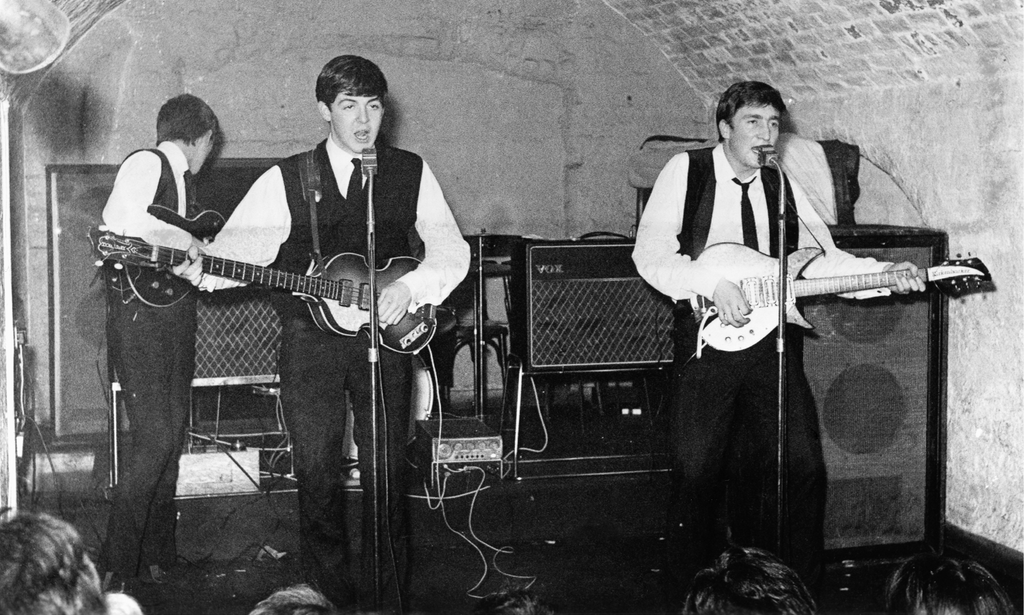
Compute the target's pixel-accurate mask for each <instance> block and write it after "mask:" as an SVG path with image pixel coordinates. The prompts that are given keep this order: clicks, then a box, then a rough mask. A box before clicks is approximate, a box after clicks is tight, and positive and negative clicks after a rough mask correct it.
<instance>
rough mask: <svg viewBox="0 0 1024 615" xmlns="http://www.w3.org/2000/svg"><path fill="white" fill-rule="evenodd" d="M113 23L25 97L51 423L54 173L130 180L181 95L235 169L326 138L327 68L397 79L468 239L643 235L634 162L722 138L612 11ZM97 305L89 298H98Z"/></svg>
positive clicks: (43, 396) (502, 5)
mask: <svg viewBox="0 0 1024 615" xmlns="http://www.w3.org/2000/svg"><path fill="white" fill-rule="evenodd" d="M84 4H89V2H85V3H84ZM95 13H96V12H95V11H87V14H88V16H89V23H92V25H91V27H89V28H88V30H87V31H85V32H84V33H80V34H76V38H75V42H74V44H73V46H71V47H70V48H69V49H68V50H67V51H66V52H65V54H64V55H63V56H62V57H61V58H60V59H59V60H58V62H57V63H56V64H54V65H53V66H52V67H51V68H50V69H49V70H48V72H46V73H45V75H42V74H41V75H38V76H36V77H35V79H34V80H33V81H32V82H29V83H26V82H24V81H23V82H19V83H17V84H16V85H17V86H20V87H19V88H18V96H19V99H20V101H21V104H20V109H21V111H22V113H21V117H20V120H21V121H20V124H21V129H22V131H23V133H24V137H23V146H22V147H21V148H20V149H19V152H20V154H21V158H22V159H23V167H24V176H25V181H24V188H23V190H22V191H21V195H20V196H21V198H22V199H23V201H24V203H25V205H26V209H25V210H24V212H21V213H22V215H21V218H20V221H19V230H20V231H21V233H20V235H21V236H22V237H23V238H24V239H23V240H22V244H23V245H22V246H21V248H20V250H19V258H20V261H21V263H22V266H21V267H19V276H18V277H17V278H16V287H18V288H19V289H23V291H22V293H21V294H22V295H23V296H24V297H25V305H24V307H23V310H22V314H23V315H24V320H25V321H26V322H27V324H28V327H29V329H30V331H29V333H30V334H29V339H30V342H31V344H32V353H33V366H34V369H33V371H32V374H33V379H34V382H33V385H34V386H33V389H34V391H35V404H34V407H35V412H36V415H37V416H39V417H40V418H41V420H43V421H48V420H50V418H51V414H52V412H53V411H52V408H51V406H50V380H51V374H50V365H51V357H50V348H51V342H52V340H51V337H50V314H49V311H50V309H51V305H50V294H51V290H52V288H51V287H52V285H51V284H50V281H49V280H48V279H47V276H45V275H44V272H46V271H47V269H48V267H49V266H50V257H51V256H52V255H53V252H52V250H51V247H52V246H51V239H52V235H51V231H52V230H54V229H52V228H51V223H50V212H48V211H47V207H48V200H47V192H46V190H47V188H46V179H45V175H44V173H45V167H46V165H52V164H83V163H84V164H111V165H116V164H117V163H119V162H120V161H121V160H122V159H123V158H124V156H125V155H127V154H128V153H130V152H132V151H133V150H135V149H137V148H140V147H147V146H150V145H152V144H153V141H154V138H155V134H154V133H155V129H154V126H155V118H156V113H157V110H158V109H159V107H160V105H161V104H162V103H163V101H164V100H166V99H167V98H169V97H171V96H174V95H176V94H179V93H181V92H189V93H193V94H196V95H198V96H200V97H202V98H204V99H205V100H206V101H207V102H209V103H210V105H211V106H212V107H213V108H214V110H215V111H216V112H217V114H218V116H219V118H220V120H221V122H222V125H223V127H224V130H225V133H226V135H227V145H226V148H225V150H224V152H223V156H225V157H229V158H278V157H282V156H286V155H290V154H292V153H295V152H298V151H302V150H303V149H306V148H308V147H311V146H312V145H313V144H314V143H316V142H317V141H319V140H320V139H323V138H324V137H325V136H326V128H325V126H326V125H325V124H324V122H323V121H322V120H321V119H320V116H319V114H318V113H317V111H316V104H315V102H316V101H315V98H314V82H315V78H316V75H317V73H318V72H319V70H320V68H321V67H322V66H323V64H324V63H325V62H326V61H327V60H329V59H330V58H332V57H334V56H336V55H339V54H343V53H355V54H360V55H364V56H366V57H369V58H371V59H372V60H374V61H375V62H377V63H378V64H379V65H380V66H381V67H382V68H383V70H384V72H385V74H386V75H387V77H388V80H389V84H390V88H391V96H390V103H389V104H390V108H389V110H388V132H389V135H390V139H391V141H392V142H393V143H394V144H396V145H398V146H399V147H403V148H407V149H410V150H413V151H415V152H417V153H420V154H422V155H423V156H424V157H425V159H426V160H427V161H428V162H429V164H430V165H431V167H432V168H433V169H434V171H435V174H436V175H437V177H438V179H439V181H440V183H441V186H442V188H443V189H444V191H445V194H446V196H447V198H448V200H449V202H450V204H451V206H452V209H453V211H454V213H455V216H456V218H457V220H458V221H459V224H460V226H461V228H462V230H463V232H464V233H467V234H469V233H478V232H480V231H481V230H484V229H486V231H487V232H490V233H507V234H535V235H541V236H544V237H552V238H564V237H574V236H579V235H581V234H583V233H586V232H590V231H613V232H618V233H628V232H629V231H630V227H631V225H632V224H633V223H634V218H635V191H634V190H633V189H632V188H631V187H630V186H628V185H627V182H626V169H625V163H626V162H627V161H628V160H629V158H630V156H631V154H632V153H633V152H635V151H636V149H637V148H638V147H639V146H640V143H641V142H642V141H643V139H644V138H646V137H647V136H649V135H651V134H682V135H692V134H694V133H695V132H696V133H699V135H700V136H704V134H705V131H706V130H707V127H706V126H705V122H704V118H705V117H706V113H705V108H704V104H703V102H702V101H701V100H700V99H699V98H698V97H697V96H696V95H695V93H694V92H693V90H692V88H690V87H689V86H688V85H687V84H686V83H685V82H684V81H682V80H680V79H679V78H678V75H677V74H676V72H675V70H674V69H673V67H672V66H671V64H670V63H669V62H668V61H667V60H666V59H665V58H664V56H663V55H662V54H661V53H660V51H659V50H658V49H657V47H656V46H655V45H653V44H652V43H651V42H650V41H647V40H644V39H643V38H641V37H638V36H637V35H636V31H635V29H634V28H633V27H632V26H631V25H630V24H628V23H626V22H625V21H623V20H622V19H621V18H620V17H619V16H618V15H616V14H615V13H614V12H613V11H611V10H609V9H608V8H607V7H606V6H605V5H603V4H602V3H600V2H598V1H597V0H585V1H580V2H547V1H537V2H521V1H504V0H498V1H492V0H486V1H479V2H463V1H460V0H441V1H430V2H419V1H416V2H413V1H407V0H388V1H384V2H342V3H330V4H324V3H319V2H313V1H310V0H296V1H292V2H287V3H282V2H275V1H272V0H251V1H250V0H247V1H246V2H242V3H239V2H234V1H228V0H219V1H205V0H204V1H203V2H175V3H167V2H161V1H157V0H128V1H126V2H123V3H120V4H119V5H118V6H117V7H116V8H114V9H113V10H110V11H109V12H107V13H106V14H105V15H104V16H102V17H100V18H97V17H96V14H95ZM75 31H76V33H77V32H79V30H78V29H76V30H75ZM29 86H32V87H29ZM98 214H99V212H94V213H91V214H90V213H89V212H82V214H81V216H79V217H83V216H84V220H85V221H88V220H91V219H94V217H95V219H98ZM65 230H66V231H67V233H69V234H70V233H71V232H72V231H73V232H75V233H78V229H71V228H68V229H65ZM65 237H67V235H65ZM81 241H84V237H83V238H82V239H81ZM86 269H88V268H86ZM84 275H85V276H86V278H88V276H90V275H91V271H87V272H85V274H84ZM66 277H67V276H66ZM64 282H70V280H64ZM78 284H79V285H80V286H88V279H82V280H79V281H78ZM95 291H96V289H95V288H94V287H90V290H88V291H87V292H88V298H89V301H92V302H93V303H96V301H95V299H96V297H95V296H94V295H95ZM491 303H492V305H494V306H496V307H497V306H500V303H501V302H500V299H499V298H495V299H494V300H492V302H491ZM100 304H101V303H100ZM99 309H102V308H101V307H100V308H99ZM60 317H61V319H62V323H66V324H68V326H67V327H66V328H65V334H66V335H67V336H74V337H75V338H81V339H80V340H78V339H71V338H66V339H65V340H64V342H66V343H67V344H70V343H72V342H75V341H80V342H81V343H80V345H81V347H82V348H83V349H84V350H83V352H82V353H81V354H83V355H85V357H86V358H85V359H84V360H83V361H82V363H83V364H82V365H76V366H73V367H72V366H68V367H65V369H74V370H77V371H78V373H79V374H81V377H82V378H83V379H84V380H86V381H87V382H88V383H92V382H93V381H94V380H96V379H98V378H100V376H101V374H99V373H98V371H97V367H96V364H95V363H96V360H97V358H98V357H99V356H100V354H101V349H100V348H99V347H98V344H99V343H101V342H102V331H101V329H100V327H102V323H95V325H94V326H92V328H91V329H90V324H89V323H86V322H68V321H75V320H76V319H77V320H81V318H80V317H78V316H76V315H75V314H61V315H60ZM67 344H65V345H67ZM491 371H492V373H495V371H496V370H491ZM92 397H93V398H94V400H93V401H92V402H89V406H90V410H89V413H91V415H94V416H95V417H96V419H95V420H93V421H92V424H94V425H98V426H102V423H101V422H99V423H98V422H97V421H101V420H102V417H103V414H102V407H101V406H102V401H103V400H102V399H101V398H99V397H98V396H97V395H93V396H92ZM63 414H71V413H63ZM85 414H86V413H77V414H75V416H76V419H77V418H80V417H82V416H84V415H85Z"/></svg>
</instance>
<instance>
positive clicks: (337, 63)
mask: <svg viewBox="0 0 1024 615" xmlns="http://www.w3.org/2000/svg"><path fill="white" fill-rule="evenodd" d="M387 92H388V87H387V81H386V80H385V78H384V75H383V73H382V72H381V70H380V69H379V68H378V67H377V66H376V65H375V64H374V63H373V62H370V61H369V60H366V59H364V58H361V57H357V56H339V57H337V58H334V59H333V60H331V61H330V62H328V63H327V64H326V65H325V66H324V67H323V69H322V71H321V72H320V75H319V77H318V78H317V82H316V99H317V107H318V109H319V112H320V117H321V118H322V119H323V120H324V121H325V122H326V123H327V127H328V129H329V135H328V137H327V139H326V140H324V141H323V142H321V143H320V144H319V145H317V146H316V148H314V149H313V150H311V151H309V152H304V153H302V154H298V155H295V156H292V157H290V158H286V159H284V160H282V161H281V162H279V163H278V164H277V165H276V166H274V167H272V168H271V169H269V170H268V171H267V172H266V173H265V174H264V175H262V176H261V177H260V178H259V179H257V180H256V182H255V183H254V184H253V186H252V187H251V189H250V190H249V192H248V193H247V194H246V196H245V197H244V198H243V199H242V201H241V203H240V204H239V205H238V207H237V208H236V209H235V211H234V213H233V214H232V216H231V217H230V219H229V220H228V221H227V223H226V224H225V226H224V229H223V230H222V231H221V233H220V234H219V235H218V236H217V239H216V240H215V241H214V242H213V243H212V244H210V245H209V246H207V248H205V249H204V253H206V254H208V255H210V256H212V257H215V258H221V259H227V258H230V259H235V260H237V261H242V262H246V263H252V264H254V265H258V266H267V265H271V266H272V267H274V268H275V269H276V270H283V271H286V272H292V273H294V274H304V273H306V272H307V271H309V268H310V262H311V260H312V261H313V263H314V265H315V266H316V267H317V268H320V266H321V264H322V263H326V264H327V266H326V269H327V270H328V271H330V270H331V265H333V264H334V260H333V257H336V256H337V255H341V254H347V255H349V256H351V255H352V254H355V255H359V256H365V255H366V254H367V221H366V217H367V216H366V213H367V190H368V187H369V186H370V185H371V184H370V183H369V182H368V181H364V174H363V172H362V166H363V165H367V166H368V165H369V164H379V171H378V172H377V176H378V179H377V181H376V182H375V188H374V192H373V202H374V210H375V211H376V224H375V229H376V231H375V237H376V241H375V252H376V255H377V267H378V268H382V267H384V266H385V265H386V264H387V263H388V261H389V260H390V259H393V258H397V257H417V258H419V259H420V260H421V261H422V262H421V263H420V264H419V265H418V266H417V267H415V268H414V269H412V270H410V271H408V272H406V273H404V274H402V275H400V276H397V277H395V278H394V279H392V280H390V281H389V282H387V283H385V284H381V289H380V293H379V298H378V300H377V305H378V311H379V316H380V322H381V324H382V325H389V326H390V325H396V324H398V323H399V321H401V320H402V319H403V318H405V317H406V316H407V315H408V314H410V313H412V312H415V311H417V310H418V309H419V308H421V307H422V306H424V305H427V304H433V305H437V304H439V303H440V302H441V301H442V300H444V298H445V297H447V296H448V293H450V292H451V291H452V289H454V288H455V287H456V286H457V285H458V283H459V282H460V281H462V279H463V277H465V275H466V272H467V271H468V269H469V246H468V244H467V243H466V242H465V240H464V239H463V238H462V234H461V232H460V231H459V228H458V226H457V224H456V222H455V218H454V217H453V216H452V213H451V210H450V209H449V207H448V203H447V202H446V201H445V198H444V195H443V194H442V192H441V188H440V186H439V185H438V183H437V180H436V179H435V178H434V174H433V173H432V172H431V170H430V167H429V166H428V165H427V163H426V162H425V161H424V160H423V159H422V158H420V157H419V156H417V155H416V154H413V153H411V152H407V151H404V150H400V149H397V148H393V147H389V146H387V145H386V144H383V143H378V138H377V137H378V133H379V131H380V128H381V120H382V119H383V117H384V112H385V106H386V97H387ZM375 146H376V150H374V149H373V148H374V147H375ZM374 152H375V155H374ZM371 158H372V159H371ZM378 161H379V162H378ZM196 257H197V254H196V253H195V252H193V253H192V254H190V258H196ZM203 260H204V259H197V260H195V261H194V262H193V263H192V264H188V262H185V263H181V264H180V265H179V266H177V267H175V271H176V272H178V273H180V274H181V275H182V276H183V277H186V278H188V279H190V280H192V281H193V282H194V283H196V284H198V285H199V286H200V288H203V289H207V290H213V289H216V288H222V287H225V286H228V285H231V284H233V282H231V281H230V280H228V279H226V278H224V277H219V276H216V275H210V274H211V273H217V272H216V271H211V270H209V269H208V267H207V271H206V272H205V273H204V267H203ZM205 260H207V261H212V260H214V259H212V258H211V259H205ZM388 269H390V268H388ZM229 277H230V276H229ZM382 277H387V276H382ZM253 281H256V282H258V280H253ZM306 299H307V300H308V299H309V297H306ZM271 300H272V301H273V304H274V307H275V309H276V310H277V313H278V314H279V315H280V317H281V323H282V327H283V329H282V339H281V350H280V356H279V359H278V367H279V372H280V377H281V402H282V405H283V408H284V413H285V420H286V423H287V426H288V430H289V433H290V434H291V435H292V437H293V442H294V451H293V460H294V463H295V471H296V475H297V480H298V490H299V516H300V522H299V529H300V547H301V559H302V567H303V573H304V575H305V581H306V582H308V583H311V584H313V585H315V586H316V587H317V588H318V589H320V590H321V591H322V592H324V593H325V594H326V595H327V597H328V598H330V599H331V601H332V602H334V603H335V604H336V605H337V606H339V607H345V606H347V605H350V604H353V603H359V604H360V606H361V607H363V608H372V607H373V606H374V605H373V603H372V600H374V598H375V596H373V595H372V593H371V592H372V589H373V588H374V587H375V584H374V583H372V581H373V579H374V576H373V575H375V574H376V571H375V570H374V569H373V566H372V565H373V558H372V557H371V553H372V550H373V544H374V543H373V541H374V538H375V537H374V532H373V527H374V523H373V519H374V517H373V510H374V502H373V498H372V497H371V496H370V494H371V493H372V485H373V484H374V478H373V471H374V463H373V459H372V457H373V456H372V455H371V454H369V453H370V451H374V450H381V449H380V448H379V447H381V446H386V450H387V452H388V458H387V460H386V464H385V465H386V467H382V470H386V474H385V473H383V472H382V474H383V476H382V477H381V478H382V479H384V480H381V481H379V484H380V485H386V493H387V495H388V501H389V502H390V508H391V510H389V511H387V513H388V514H387V515H386V517H387V520H388V522H389V524H390V527H389V528H387V531H385V532H384V536H385V538H384V539H383V540H382V542H384V544H382V545H380V547H381V549H380V553H381V562H380V567H381V569H382V574H383V579H382V580H381V584H380V585H381V587H380V592H379V593H380V595H381V596H382V599H383V607H384V608H383V610H385V611H387V612H393V611H399V610H400V605H401V589H402V583H403V580H404V567H405V556H404V553H403V551H404V546H403V544H402V541H403V534H404V533H405V532H404V517H405V512H404V505H403V497H402V493H403V492H402V491H401V487H402V466H403V464H404V459H405V456H404V451H405V445H406V443H407V434H408V432H407V428H408V425H409V406H410V392H411V382H412V362H411V356H410V355H409V354H405V353H400V352H392V351H389V350H383V351H382V352H380V353H379V356H378V359H379V369H380V372H381V378H380V383H381V389H382V391H381V393H382V396H381V397H379V398H378V399H379V400H380V402H381V407H382V408H383V409H384V418H385V420H383V421H380V427H379V428H378V434H379V436H380V438H381V439H379V440H378V442H377V445H378V446H377V447H374V446H373V441H372V435H371V425H372V415H371V410H372V396H373V395H374V391H372V390H371V387H370V382H371V379H370V365H369V363H368V359H367V351H368V347H369V336H368V335H363V334H361V333H360V334H358V335H338V334H337V331H336V330H335V327H333V326H330V325H328V326H326V327H325V328H326V329H328V330H327V331H325V330H324V329H323V328H321V327H322V326H323V325H324V324H325V323H322V322H320V320H319V319H318V320H317V321H316V322H314V319H313V318H311V315H310V310H309V309H308V306H309V305H310V304H308V303H307V302H306V301H304V300H303V298H301V297H298V296H296V295H294V294H291V293H283V292H277V293H272V294H271ZM328 311H329V310H319V309H316V310H314V315H319V316H324V317H327V316H329V314H328ZM318 323H319V325H320V326H318ZM340 328H341V329H345V328H347V327H345V326H341V327H340ZM356 329H358V327H357V328H356ZM374 334H376V333H375V332H374ZM382 348H383V347H382ZM346 390H347V391H349V393H350V395H351V399H352V406H353V408H352V410H353V414H354V421H355V424H354V426H353V427H354V429H353V433H354V437H355V441H356V444H357V446H358V447H359V450H360V455H359V470H360V483H361V485H362V487H363V494H364V495H363V498H362V501H363V515H362V528H363V530H362V535H363V541H362V544H363V549H362V551H363V553H362V564H361V571H362V572H361V575H359V577H360V578H359V580H357V579H354V578H353V576H352V575H351V574H349V570H348V564H349V562H348V561H347V559H348V558H347V555H346V553H347V551H348V548H347V545H346V540H345V528H344V520H345V511H344V502H345V499H346V498H345V496H344V494H343V492H342V491H343V488H344V478H343V476H344V468H343V465H344V459H343V455H342V438H343V435H344V433H345V416H346V412H345V407H344V403H345V402H344V400H345V391H346ZM384 438H386V439H384ZM364 451H365V454H364ZM388 537H390V538H391V540H388V539H387V538H388Z"/></svg>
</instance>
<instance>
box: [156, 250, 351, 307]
mask: <svg viewBox="0 0 1024 615" xmlns="http://www.w3.org/2000/svg"><path fill="white" fill-rule="evenodd" d="M150 249H151V251H152V254H151V256H150V259H149V260H151V261H153V262H156V263H162V264H167V265H170V266H172V267H173V266H176V265H180V264H181V263H183V262H185V261H186V260H187V259H188V253H187V252H186V251H184V250H178V249H176V248H168V247H165V246H151V247H150ZM203 272H204V273H209V274H210V275H216V276H220V277H223V278H230V279H232V280H238V281H241V282H250V283H254V284H260V285H262V286H266V287H269V288H280V289H284V290H290V291H292V292H297V293H302V294H306V295H312V296H314V297H322V298H324V299H330V300H333V301H337V302H338V303H339V304H340V305H342V306H343V307H348V306H350V305H352V304H353V303H357V304H358V305H359V307H360V309H369V308H368V306H366V307H364V306H363V303H364V301H363V294H364V289H363V288H362V285H360V286H356V285H355V284H354V283H353V281H352V280H327V279H324V278H321V277H313V276H308V275H302V274H298V273H289V272H287V271H280V270H277V269H268V268H266V267H261V266H259V265H253V264H251V263H243V262H241V261H233V260H230V259H226V258H220V257H217V256H208V255H203Z"/></svg>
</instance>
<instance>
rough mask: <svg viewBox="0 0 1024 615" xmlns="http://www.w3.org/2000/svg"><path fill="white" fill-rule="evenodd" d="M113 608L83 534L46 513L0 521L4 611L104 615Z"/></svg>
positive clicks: (16, 614)
mask: <svg viewBox="0 0 1024 615" xmlns="http://www.w3.org/2000/svg"><path fill="white" fill-rule="evenodd" d="M106 609H107V605H106V601H105V600H104V597H103V590H102V586H101V585H100V577H99V575H98V574H97V573H96V567H95V566H94V565H93V563H92V560H91V559H90V558H89V554H88V553H87V552H86V550H85V545H84V544H83V543H82V538H81V536H79V535H78V532H77V531H76V530H75V528H74V527H72V526H71V524H69V523H67V522H65V521H62V520H60V519H58V518H56V517H52V516H50V515H47V514H44V513H20V514H18V515H16V516H14V517H13V518H11V519H10V520H8V521H6V522H3V523H0V613H4V614H5V615H94V614H95V615H102V614H103V613H105V612H106Z"/></svg>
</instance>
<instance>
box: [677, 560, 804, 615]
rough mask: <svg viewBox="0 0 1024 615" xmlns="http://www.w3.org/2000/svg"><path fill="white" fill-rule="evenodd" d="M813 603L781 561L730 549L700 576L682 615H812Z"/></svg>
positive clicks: (797, 579) (691, 589)
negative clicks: (733, 614) (726, 614)
mask: <svg viewBox="0 0 1024 615" xmlns="http://www.w3.org/2000/svg"><path fill="white" fill-rule="evenodd" d="M816 612H817V607H816V606H815V604H814V599H813V598H812V597H811V593H810V592H809V591H808V590H807V587H806V586H805V585H804V583H803V581H801V580H800V577H799V576H797V574H796V572H794V571H793V569H792V568H790V567H789V566H787V565H786V564H784V563H783V562H782V560H780V559H779V558H778V557H776V556H774V555H772V554H771V553H768V552H767V551H762V550H761V549H755V548H750V547H729V548H728V549H726V550H725V552H723V553H722V554H721V555H720V556H719V557H718V559H717V560H716V561H715V563H714V564H713V565H712V566H711V567H709V568H705V569H704V570H701V571H700V572H698V573H697V576H696V577H694V579H693V584H692V585H691V586H690V592H689V594H688V595H687V597H686V605H685V607H684V608H683V613H685V614H687V615H712V614H714V615H717V614H720V613H739V614H751V615H753V614H755V613H757V614H761V613H765V614H768V613H770V614H778V615H811V614H813V613H816Z"/></svg>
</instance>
